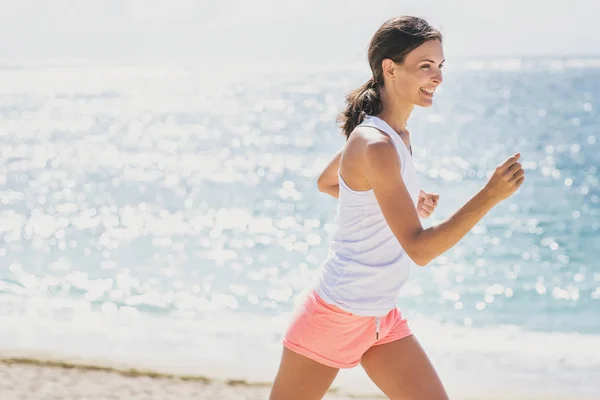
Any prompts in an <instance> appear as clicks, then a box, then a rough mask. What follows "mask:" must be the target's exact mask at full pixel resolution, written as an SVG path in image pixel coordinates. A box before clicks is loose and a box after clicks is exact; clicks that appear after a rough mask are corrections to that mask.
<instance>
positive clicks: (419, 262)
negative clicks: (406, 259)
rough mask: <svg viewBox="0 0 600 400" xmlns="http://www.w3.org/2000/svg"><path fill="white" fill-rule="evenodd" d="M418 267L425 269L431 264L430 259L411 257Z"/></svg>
mask: <svg viewBox="0 0 600 400" xmlns="http://www.w3.org/2000/svg"><path fill="white" fill-rule="evenodd" d="M411 258H412V260H413V261H414V262H415V264H417V265H418V266H419V267H426V266H427V265H429V263H430V262H431V259H429V258H425V257H411Z"/></svg>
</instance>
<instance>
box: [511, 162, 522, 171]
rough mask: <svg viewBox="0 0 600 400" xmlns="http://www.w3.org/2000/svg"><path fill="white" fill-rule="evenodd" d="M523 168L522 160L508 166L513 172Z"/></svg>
mask: <svg viewBox="0 0 600 400" xmlns="http://www.w3.org/2000/svg"><path fill="white" fill-rule="evenodd" d="M522 169H523V166H522V165H521V163H520V162H516V163H514V164H513V165H511V166H510V167H508V171H509V172H513V173H514V172H516V171H519V170H522Z"/></svg>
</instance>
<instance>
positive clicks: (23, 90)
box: [0, 59, 600, 393]
mask: <svg viewBox="0 0 600 400" xmlns="http://www.w3.org/2000/svg"><path fill="white" fill-rule="evenodd" d="M448 64H449V66H448V67H447V70H446V75H445V82H444V83H443V85H442V89H440V90H439V91H438V93H437V94H436V99H435V105H434V106H433V107H432V108H430V109H416V110H415V112H414V113H413V117H412V118H411V120H410V121H409V129H410V131H411V140H412V146H413V149H414V157H415V161H416V165H417V169H418V172H419V173H420V176H421V182H422V184H423V188H424V189H425V190H428V191H435V192H438V193H440V205H439V207H438V209H437V210H436V213H435V214H434V216H433V217H432V219H431V220H426V221H424V224H425V225H426V226H430V225H431V224H433V223H435V222H439V221H441V220H443V219H444V218H447V217H449V216H451V215H452V213H453V212H455V211H456V210H457V209H458V208H459V207H460V206H462V205H463V204H464V203H465V202H466V201H467V200H468V199H469V198H470V197H471V196H472V195H474V194H475V193H476V192H477V191H478V190H479V189H480V188H481V187H482V186H483V185H484V184H485V182H486V176H487V174H488V173H490V172H491V171H492V170H493V168H494V167H495V166H496V165H497V164H498V163H500V162H502V161H504V160H505V159H506V158H507V157H508V156H510V155H512V154H513V153H515V152H517V151H518V152H521V153H522V157H521V159H522V162H523V165H524V167H525V169H526V172H527V177H526V182H525V184H524V185H523V186H522V188H521V190H520V191H519V192H517V194H515V195H514V196H513V197H511V198H510V199H508V200H507V201H505V202H504V203H502V204H500V205H499V206H497V207H496V208H495V209H494V210H492V212H490V213H489V214H488V215H487V216H486V217H485V218H484V219H483V220H482V221H481V223H480V224H478V225H477V226H476V228H475V229H474V230H473V231H472V232H471V233H469V235H467V236H466V237H465V238H464V239H463V240H462V241H461V242H460V243H459V244H458V245H456V246H455V247H454V248H453V249H451V250H450V251H448V252H447V253H446V254H444V255H442V256H440V257H439V258H438V259H436V260H435V261H433V262H432V263H431V264H430V265H429V266H427V267H426V268H417V267H415V269H414V271H413V273H412V277H411V280H410V283H409V284H408V285H407V286H406V287H405V288H404V290H403V292H402V293H401V295H400V297H399V301H398V304H399V306H400V307H401V308H402V310H403V313H404V314H406V315H407V316H408V317H409V318H410V319H411V320H412V321H414V329H415V331H416V332H417V334H418V335H420V336H421V337H422V338H423V339H422V341H423V342H424V343H425V344H426V346H425V347H426V350H429V352H430V354H431V357H432V359H434V360H439V365H440V370H441V371H442V372H443V373H442V375H443V376H452V381H453V382H459V383H461V382H462V381H461V379H463V380H465V381H466V379H467V378H466V376H477V375H478V374H482V376H483V375H485V373H486V371H487V372H489V374H498V373H502V374H504V375H505V378H506V379H507V381H510V379H513V380H515V382H516V381H519V384H520V385H521V386H523V387H527V386H528V385H529V386H531V387H536V385H537V387H539V385H540V384H544V385H546V384H548V383H549V382H552V384H553V385H554V386H556V387H559V388H563V389H564V390H565V391H568V390H571V391H572V390H573V388H579V389H578V390H580V391H581V393H584V391H586V392H585V393H588V392H587V391H589V392H590V393H592V392H594V391H595V390H596V389H598V386H597V383H594V382H593V379H592V378H593V377H597V376H598V375H597V371H598V370H600V264H599V262H598V255H599V254H600V253H599V250H598V249H599V248H600V216H599V214H600V184H599V183H600V181H599V177H600V174H599V172H598V168H599V166H600V151H599V150H600V147H599V146H600V144H599V143H598V141H599V139H600V135H599V131H598V126H599V122H600V112H599V110H600V62H598V61H596V60H560V59H547V60H544V59H533V60H527V59H522V60H501V61H493V62H492V61H489V62H479V63H473V62H464V61H460V62H459V61H457V62H456V63H455V65H454V66H452V63H448ZM296 67H297V68H296V69H294V70H290V69H288V68H282V69H280V70H277V69H274V70H269V71H267V70H260V69H257V70H247V71H244V72H243V73H242V74H240V72H239V71H237V70H236V71H224V70H215V69H211V68H207V67H202V66H198V65H186V66H172V65H171V66H170V65H90V64H71V65H60V64H59V65H25V64H23V65H5V66H4V67H3V68H1V69H0V136H1V139H2V140H0V243H2V244H1V245H0V344H1V345H0V347H1V349H0V351H1V350H2V349H4V350H5V351H9V350H10V351H17V350H18V351H28V352H30V353H34V354H35V352H36V351H44V352H46V353H47V352H50V353H52V352H54V353H61V352H62V353H69V352H71V353H77V354H78V355H80V356H83V357H86V356H89V357H90V358H92V357H98V356H99V355H102V356H103V357H105V358H108V359H117V358H119V359H125V360H130V361H131V362H141V361H148V362H150V361H149V357H150V356H148V354H151V355H152V360H154V361H156V360H162V361H161V362H163V364H161V365H164V361H165V360H166V359H170V360H171V361H172V366H174V367H175V366H176V367H178V368H180V369H185V367H182V365H184V366H189V369H192V370H193V372H198V371H199V372H202V371H203V370H202V368H201V367H202V366H205V367H207V368H208V367H210V366H211V365H212V367H211V368H213V367H214V363H215V362H217V361H216V360H219V359H220V360H221V361H220V364H219V365H221V366H222V370H223V372H222V375H228V374H229V375H252V372H255V368H256V365H257V362H256V359H257V357H258V358H261V359H262V360H263V361H261V363H262V364H261V363H258V364H261V365H264V369H265V371H267V372H265V373H264V374H263V375H260V374H259V375H260V379H268V378H270V377H271V375H270V373H271V372H272V371H273V368H275V367H276V364H277V361H278V359H277V358H276V357H278V351H279V340H280V338H281V334H282V332H283V329H284V328H285V325H286V320H285V316H287V315H289V313H290V312H291V310H292V309H293V307H294V302H295V301H298V298H299V296H300V295H301V293H302V292H303V290H306V289H307V288H308V287H310V285H311V283H312V282H313V281H314V279H315V277H316V275H317V273H318V268H319V264H320V263H321V262H322V260H323V258H324V257H325V255H326V252H327V237H328V235H329V234H330V233H331V229H332V227H333V223H334V219H335V212H336V201H335V200H334V199H332V198H329V197H327V196H326V195H324V194H322V193H319V192H318V191H317V190H316V178H317V176H318V174H319V173H320V171H321V169H322V168H323V167H324V165H325V164H326V162H327V161H328V160H329V158H330V157H331V156H332V155H333V154H334V152H335V151H337V149H339V147H340V146H342V145H343V143H344V140H343V138H342V136H341V134H340V133H339V131H338V130H337V128H336V127H335V122H334V121H335V116H336V114H337V112H338V111H339V110H340V108H341V107H342V104H343V103H342V102H343V98H344V95H345V94H346V93H347V92H348V91H349V90H350V89H352V88H353V87H355V86H357V85H359V84H360V83H362V81H364V80H366V79H367V75H366V73H365V69H364V67H363V66H328V67H327V68H325V67H322V68H315V67H312V68H307V69H304V68H301V67H299V66H296ZM3 322H4V323H3ZM441 332H443V333H444V334H445V335H446V338H445V340H440V333H441ZM478 341H479V345H475V344H476V343H477V342H478ZM190 348H193V349H195V350H194V351H190ZM549 349H552V351H549ZM265 354H266V355H267V356H265ZM223 360H225V361H223ZM239 360H247V362H246V363H245V364H244V363H243V362H242V363H240V362H239ZM482 360H483V361H482ZM234 361H235V365H236V367H235V368H236V369H235V370H234V371H232V369H234V367H233V364H234ZM211 363H212V364H211ZM482 365H485V366H486V367H482ZM192 366H193V368H192ZM456 369H459V370H460V371H463V372H464V375H459V376H457V377H456V378H454V375H452V373H453V371H455V370H456ZM210 371H211V372H214V369H211V370H210ZM499 371H500V372H499ZM187 372H189V371H187ZM489 374H488V375H489ZM257 376H258V375H257ZM486 376H487V375H486ZM523 376H526V377H527V378H523ZM482 381H485V379H482ZM494 382H495V381H494V380H493V379H491V380H490V381H489V385H491V386H493V385H494ZM457 385H459V384H457ZM594 385H596V386H594ZM459 386H460V385H459ZM491 386H490V387H491Z"/></svg>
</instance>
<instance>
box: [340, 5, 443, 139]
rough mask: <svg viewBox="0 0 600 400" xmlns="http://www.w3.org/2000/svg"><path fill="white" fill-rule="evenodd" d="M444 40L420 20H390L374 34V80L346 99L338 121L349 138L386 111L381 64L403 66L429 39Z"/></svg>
mask: <svg viewBox="0 0 600 400" xmlns="http://www.w3.org/2000/svg"><path fill="white" fill-rule="evenodd" d="M434 39H437V40H440V41H441V40H442V34H441V33H440V31H438V30H437V29H435V28H433V27H432V26H431V25H429V24H428V23H427V22H426V21H425V20H424V19H421V18H418V17H410V16H402V17H395V18H392V19H389V20H387V21H386V22H385V23H384V24H383V25H381V27H380V28H379V29H378V30H377V32H375V35H373V38H372V39H371V43H370V44H369V65H370V67H371V72H372V73H373V77H372V78H371V79H369V80H368V81H367V82H366V83H365V84H363V85H362V86H360V87H359V88H357V89H355V90H353V91H352V92H350V93H349V94H348V96H347V97H346V103H347V104H346V108H345V109H344V111H342V112H341V113H340V114H339V116H338V118H337V121H338V122H339V123H340V124H341V125H342V129H343V132H344V135H346V138H349V137H350V134H351V133H352V131H353V130H354V128H356V127H357V126H358V125H360V123H361V122H362V121H363V120H364V118H365V116H366V115H377V114H379V113H381V111H383V104H382V103H381V99H380V98H379V88H380V87H381V86H383V72H382V67H381V62H382V61H383V60H385V59H387V58H389V59H391V60H393V61H394V62H396V63H399V64H401V63H403V62H404V59H405V58H406V55H407V54H408V53H410V52H411V51H413V50H414V49H416V48H417V47H419V46H420V45H422V44H423V43H425V42H427V41H429V40H434Z"/></svg>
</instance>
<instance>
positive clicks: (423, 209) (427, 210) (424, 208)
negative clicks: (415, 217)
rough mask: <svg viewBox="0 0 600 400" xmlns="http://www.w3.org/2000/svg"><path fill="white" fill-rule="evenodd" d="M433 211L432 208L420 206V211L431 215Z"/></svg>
mask: <svg viewBox="0 0 600 400" xmlns="http://www.w3.org/2000/svg"><path fill="white" fill-rule="evenodd" d="M433 210H434V207H431V206H426V205H423V206H421V211H425V212H428V213H430V214H431V213H432V212H433Z"/></svg>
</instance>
